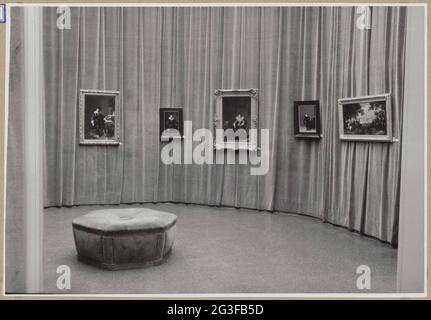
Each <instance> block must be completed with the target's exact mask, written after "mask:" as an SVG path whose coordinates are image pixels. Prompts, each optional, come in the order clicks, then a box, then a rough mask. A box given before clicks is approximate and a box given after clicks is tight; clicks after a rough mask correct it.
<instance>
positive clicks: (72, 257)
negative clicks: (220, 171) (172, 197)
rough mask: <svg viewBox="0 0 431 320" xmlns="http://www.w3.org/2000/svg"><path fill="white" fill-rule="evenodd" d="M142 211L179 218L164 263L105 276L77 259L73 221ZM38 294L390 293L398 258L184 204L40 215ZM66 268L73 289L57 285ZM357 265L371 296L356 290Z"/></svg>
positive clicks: (344, 239)
mask: <svg viewBox="0 0 431 320" xmlns="http://www.w3.org/2000/svg"><path fill="white" fill-rule="evenodd" d="M122 207H127V208H129V207H148V208H152V209H156V210H162V211H167V212H172V213H175V214H176V215H177V216H178V222H177V227H178V229H177V236H176V240H175V243H174V247H173V252H172V255H171V256H170V257H169V258H168V260H167V261H166V263H164V264H162V265H160V266H156V267H147V268H144V269H136V270H126V271H105V270H101V269H98V268H96V267H92V266H88V265H86V264H83V263H81V262H79V261H77V259H76V251H75V246H74V242H73V234H72V225H71V222H72V220H73V219H74V218H76V217H78V216H80V215H83V214H85V213H88V212H90V211H92V210H95V209H101V208H122ZM44 232H45V233H44V234H45V239H44V245H45V251H44V291H45V292H46V293H56V294H58V293H64V294H78V293H79V294H178V293H186V294H192V293H198V294H199V293H322V292H327V293H369V292H373V293H376V292H381V293H393V292H395V288H396V261H397V251H396V250H395V249H393V248H391V247H390V246H389V245H387V244H384V243H381V242H379V241H378V240H374V239H371V238H367V237H364V236H360V235H359V234H356V233H353V232H350V231H348V230H346V229H343V228H339V227H335V226H332V225H330V224H325V223H322V222H321V221H320V220H318V219H314V218H310V217H306V216H298V215H289V214H282V213H279V214H274V213H264V212H258V211H253V210H245V209H233V208H232V209H231V208H212V207H206V206H198V205H183V204H145V205H120V206H81V207H72V208H48V209H46V210H45V231H44ZM60 265H67V266H69V267H70V269H71V289H70V290H59V289H58V288H57V286H56V282H57V278H58V277H59V274H57V272H56V271H57V267H58V266H60ZM359 265H367V266H369V267H370V270H371V290H359V289H357V287H356V282H357V278H358V276H359V275H358V274H356V269H357V267H358V266H359Z"/></svg>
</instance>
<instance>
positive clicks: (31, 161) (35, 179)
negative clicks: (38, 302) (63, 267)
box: [23, 7, 44, 293]
mask: <svg viewBox="0 0 431 320" xmlns="http://www.w3.org/2000/svg"><path fill="white" fill-rule="evenodd" d="M42 10H43V9H42V8H40V7H26V8H24V43H23V45H24V88H25V90H24V110H25V115H24V150H25V151H24V154H25V161H24V163H25V168H24V170H25V194H26V200H27V201H26V213H25V224H26V235H27V237H26V292H27V293H38V292H41V291H42V286H43V272H42V270H43V268H42V267H43V265H42V251H43V250H42V249H43V162H42V161H43V114H44V110H43V83H44V79H43V60H42ZM23 191H24V190H23Z"/></svg>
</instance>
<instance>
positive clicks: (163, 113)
mask: <svg viewBox="0 0 431 320" xmlns="http://www.w3.org/2000/svg"><path fill="white" fill-rule="evenodd" d="M159 120H160V125H159V126H160V140H161V141H168V140H170V139H176V138H178V139H181V138H182V136H183V109H182V108H160V119H159Z"/></svg>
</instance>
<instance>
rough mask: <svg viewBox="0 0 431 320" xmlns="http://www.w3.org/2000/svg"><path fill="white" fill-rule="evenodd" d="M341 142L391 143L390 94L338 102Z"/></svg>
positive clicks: (345, 99)
mask: <svg viewBox="0 0 431 320" xmlns="http://www.w3.org/2000/svg"><path fill="white" fill-rule="evenodd" d="M338 125H339V132H340V139H341V140H356V141H377V142H379V141H380V142H391V141H392V110H391V95H390V93H386V94H380V95H373V96H366V97H355V98H343V99H339V100H338Z"/></svg>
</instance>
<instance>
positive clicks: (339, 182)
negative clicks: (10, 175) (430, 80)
mask: <svg viewBox="0 0 431 320" xmlns="http://www.w3.org/2000/svg"><path fill="white" fill-rule="evenodd" d="M12 10H19V9H18V8H12ZM355 10H356V8H355V7H190V8H187V7H181V8H179V7H178V8H176V7H163V8H155V7H145V8H136V7H135V8H127V7H125V8H114V7H109V8H96V7H85V8H79V7H72V8H71V29H70V30H58V29H57V27H56V19H57V16H58V15H57V13H56V8H54V7H52V8H51V7H49V8H45V9H44V41H45V49H44V50H45V51H44V56H45V71H46V86H45V87H46V114H47V116H46V148H47V149H46V155H47V156H46V167H47V173H46V181H45V185H46V188H45V190H46V192H45V205H46V206H62V205H84V204H117V203H135V202H158V201H174V202H185V203H197V204H208V205H221V206H234V207H245V208H254V209H259V210H268V211H285V212H293V213H301V214H306V215H311V216H314V217H318V218H321V219H323V220H324V221H327V222H331V223H334V224H337V225H342V226H345V227H348V228H350V229H352V230H357V231H359V232H361V233H363V234H367V235H370V236H373V237H376V238H379V239H381V240H383V241H388V242H391V243H396V230H397V223H398V222H397V221H398V220H397V217H398V193H399V175H400V148H401V145H400V143H368V142H345V141H340V140H339V138H338V114H337V100H338V99H339V98H344V97H351V96H363V95H371V94H379V93H386V92H390V93H392V108H393V119H392V120H393V127H394V136H395V137H396V138H399V139H400V138H401V130H400V128H401V121H402V117H401V115H402V112H403V105H402V101H403V100H402V94H403V75H404V50H405V44H404V39H405V20H406V10H405V8H403V7H372V8H371V18H372V19H371V28H370V29H359V28H357V26H356V19H357V18H358V15H357V14H356V11H355ZM231 88H236V89H239V88H257V89H259V128H262V129H269V131H270V146H269V152H270V167H269V172H268V174H267V175H264V176H252V175H250V166H249V165H240V164H237V165H197V164H181V165H165V164H163V163H162V162H161V160H160V150H161V148H162V147H163V143H162V142H160V141H159V137H158V132H159V128H158V122H159V119H158V115H159V108H166V107H182V108H183V112H184V114H183V118H184V120H190V121H192V122H193V129H194V130H195V129H199V128H213V120H214V110H215V109H214V108H215V103H214V97H213V92H214V90H216V89H231ZM79 89H100V90H118V91H120V92H121V105H122V110H123V114H122V132H121V137H122V144H121V145H120V146H117V147H112V146H80V145H78V130H77V128H78V104H79V102H78V94H79ZM294 100H320V105H321V119H322V133H323V137H322V138H321V139H320V141H308V140H305V139H296V138H294V135H293V101H294ZM195 144H196V142H195Z"/></svg>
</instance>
